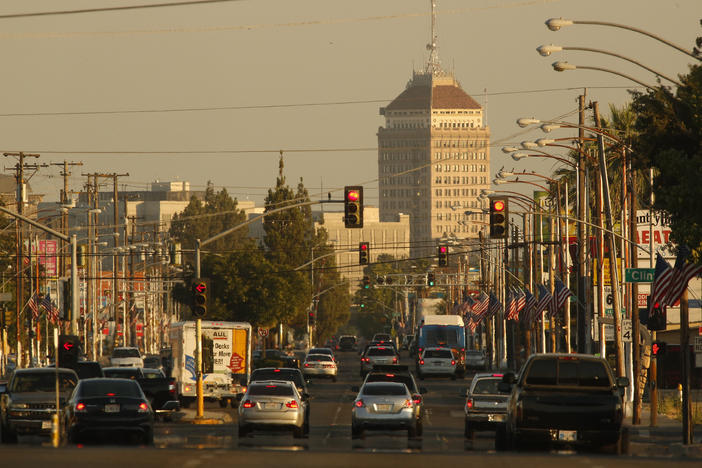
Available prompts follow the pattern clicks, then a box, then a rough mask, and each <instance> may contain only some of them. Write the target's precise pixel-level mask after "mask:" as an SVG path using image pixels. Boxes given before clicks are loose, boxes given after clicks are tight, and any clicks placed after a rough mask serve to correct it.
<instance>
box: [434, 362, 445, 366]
mask: <svg viewBox="0 0 702 468" xmlns="http://www.w3.org/2000/svg"><path fill="white" fill-rule="evenodd" d="M434 365H435V366H443V365H444V363H443V362H441V361H434Z"/></svg>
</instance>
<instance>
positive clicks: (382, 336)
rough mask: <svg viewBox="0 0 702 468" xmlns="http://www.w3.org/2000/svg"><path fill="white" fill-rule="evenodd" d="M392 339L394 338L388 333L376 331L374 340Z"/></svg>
mask: <svg viewBox="0 0 702 468" xmlns="http://www.w3.org/2000/svg"><path fill="white" fill-rule="evenodd" d="M391 339H392V338H391V337H390V335H388V334H387V333H376V334H375V335H373V340H377V341H380V340H383V341H390V340H391Z"/></svg>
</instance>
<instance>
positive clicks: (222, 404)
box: [219, 398, 228, 408]
mask: <svg viewBox="0 0 702 468" xmlns="http://www.w3.org/2000/svg"><path fill="white" fill-rule="evenodd" d="M227 400H228V398H220V399H219V407H220V408H226V407H227Z"/></svg>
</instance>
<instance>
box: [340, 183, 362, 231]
mask: <svg viewBox="0 0 702 468" xmlns="http://www.w3.org/2000/svg"><path fill="white" fill-rule="evenodd" d="M344 225H345V226H346V227H347V228H362V227H363V187H362V186H360V185H353V186H346V187H344Z"/></svg>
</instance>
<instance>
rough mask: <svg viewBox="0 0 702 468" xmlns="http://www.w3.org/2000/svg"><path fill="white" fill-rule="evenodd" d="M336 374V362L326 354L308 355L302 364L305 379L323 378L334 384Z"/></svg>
mask: <svg viewBox="0 0 702 468" xmlns="http://www.w3.org/2000/svg"><path fill="white" fill-rule="evenodd" d="M337 372H338V368H337V366H336V362H334V358H332V357H331V356H329V355H328V354H308V355H307V357H305V362H304V363H303V364H302V373H303V374H304V375H305V378H309V377H323V378H329V379H331V380H332V382H336V374H337Z"/></svg>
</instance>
